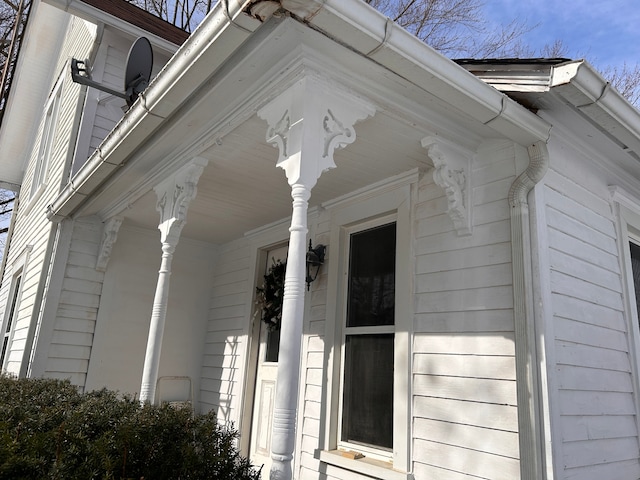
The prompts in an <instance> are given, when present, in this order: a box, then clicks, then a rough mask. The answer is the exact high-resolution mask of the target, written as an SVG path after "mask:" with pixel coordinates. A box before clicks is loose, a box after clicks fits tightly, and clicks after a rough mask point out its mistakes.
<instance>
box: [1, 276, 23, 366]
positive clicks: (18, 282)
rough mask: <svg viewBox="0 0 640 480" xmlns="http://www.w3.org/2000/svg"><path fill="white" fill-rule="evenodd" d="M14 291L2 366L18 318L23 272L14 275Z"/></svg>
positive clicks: (4, 339)
mask: <svg viewBox="0 0 640 480" xmlns="http://www.w3.org/2000/svg"><path fill="white" fill-rule="evenodd" d="M14 278H15V280H14V282H13V291H12V294H11V307H10V308H9V315H8V316H7V324H6V326H5V328H4V335H3V338H2V353H1V354H0V366H1V367H4V363H5V359H6V355H7V352H8V351H9V341H10V340H11V333H12V330H13V326H14V325H15V323H16V322H15V321H16V318H17V316H18V304H19V298H20V292H21V285H22V273H20V274H18V275H17V276H15V277H14Z"/></svg>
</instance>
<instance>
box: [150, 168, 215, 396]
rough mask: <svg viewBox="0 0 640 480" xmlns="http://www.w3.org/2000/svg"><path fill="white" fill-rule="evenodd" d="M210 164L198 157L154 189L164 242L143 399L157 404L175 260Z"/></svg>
mask: <svg viewBox="0 0 640 480" xmlns="http://www.w3.org/2000/svg"><path fill="white" fill-rule="evenodd" d="M206 164H207V161H206V160H203V159H200V158H197V159H194V160H192V161H191V162H190V163H188V164H187V165H185V166H184V167H182V168H181V169H180V170H179V171H178V172H177V173H176V174H175V175H174V176H172V177H170V178H167V179H166V180H164V181H163V182H162V183H160V184H159V185H157V186H156V187H155V189H154V190H155V192H156V195H157V196H158V203H157V204H156V209H157V210H158V212H159V213H160V224H159V225H158V229H159V230H160V241H161V242H162V261H161V264H160V270H159V272H158V281H157V284H156V293H155V296H154V298H153V309H152V311H151V323H150V325H149V337H148V339H147V350H146V353H145V357H144V367H143V371H142V385H141V386H140V401H141V402H149V403H153V402H154V401H155V395H156V383H157V381H158V368H159V366H160V353H161V350H162V337H163V335H164V324H165V319H166V316H167V303H168V300H169V280H170V278H171V260H172V259H173V252H174V251H175V249H176V245H178V240H179V239H180V232H182V228H183V227H184V225H185V223H186V221H187V209H188V208H189V204H190V203H191V200H193V199H194V198H195V196H196V184H197V183H198V179H199V178H200V175H201V174H202V171H203V170H204V167H205V166H206Z"/></svg>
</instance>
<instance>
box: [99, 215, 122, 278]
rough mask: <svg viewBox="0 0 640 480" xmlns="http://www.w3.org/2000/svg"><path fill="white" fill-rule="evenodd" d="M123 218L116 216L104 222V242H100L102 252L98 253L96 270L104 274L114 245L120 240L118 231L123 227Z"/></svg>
mask: <svg viewBox="0 0 640 480" xmlns="http://www.w3.org/2000/svg"><path fill="white" fill-rule="evenodd" d="M123 220H124V218H123V217H121V216H119V215H116V216H115V217H111V218H110V219H109V220H107V221H106V222H104V227H103V228H102V242H100V250H99V251H98V260H97V261H96V270H98V271H100V272H104V271H106V270H107V264H108V263H109V259H110V258H111V250H112V248H113V244H114V243H116V240H117V238H118V231H119V230H120V225H122V221H123Z"/></svg>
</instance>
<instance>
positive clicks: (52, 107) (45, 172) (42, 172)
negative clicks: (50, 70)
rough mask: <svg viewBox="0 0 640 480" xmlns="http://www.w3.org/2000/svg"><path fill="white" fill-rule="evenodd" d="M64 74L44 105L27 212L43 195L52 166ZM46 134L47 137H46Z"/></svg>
mask: <svg viewBox="0 0 640 480" xmlns="http://www.w3.org/2000/svg"><path fill="white" fill-rule="evenodd" d="M63 83H64V76H63V75H61V76H60V78H59V79H58V81H57V82H56V84H55V86H54V87H53V89H52V90H51V95H49V99H48V100H47V103H46V104H45V107H44V110H43V111H44V117H43V119H42V131H41V133H40V145H39V146H38V154H37V156H36V161H35V165H34V168H33V176H32V178H31V187H30V190H29V201H28V203H27V205H26V207H25V213H26V212H27V211H28V210H29V209H30V207H31V206H32V205H33V204H34V203H35V202H36V201H37V199H38V198H39V197H40V196H41V195H42V192H43V191H44V189H45V187H46V186H47V181H48V176H49V167H50V166H51V155H52V154H53V147H54V144H55V138H56V131H57V129H58V116H59V113H60V103H61V100H62V85H63ZM45 134H46V137H45Z"/></svg>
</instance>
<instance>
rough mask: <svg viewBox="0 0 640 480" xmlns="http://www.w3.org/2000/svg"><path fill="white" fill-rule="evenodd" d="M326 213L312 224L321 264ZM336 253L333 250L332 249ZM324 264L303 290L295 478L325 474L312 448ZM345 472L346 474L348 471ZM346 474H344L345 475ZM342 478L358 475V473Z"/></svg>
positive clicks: (319, 387)
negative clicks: (297, 472)
mask: <svg viewBox="0 0 640 480" xmlns="http://www.w3.org/2000/svg"><path fill="white" fill-rule="evenodd" d="M328 217H329V215H327V214H325V215H323V216H321V217H320V219H319V221H318V223H317V224H316V229H315V237H313V244H314V245H319V244H322V245H325V246H327V251H326V257H325V265H329V264H330V262H331V261H332V260H331V246H330V245H329V236H330V228H331V227H330V223H329V222H328V221H326V219H327V218H328ZM335 255H336V257H337V252H336V253H335ZM327 270H328V269H327V268H322V269H321V270H320V273H319V275H318V278H317V279H316V281H315V282H313V284H312V285H311V295H310V296H309V295H308V294H307V296H306V298H305V302H308V305H305V310H306V315H305V320H306V321H305V325H304V339H303V344H302V372H301V384H300V389H301V390H300V391H301V392H302V394H303V395H304V398H303V404H302V423H300V422H298V425H299V426H300V425H302V431H301V432H300V433H299V434H298V442H299V443H298V444H299V449H298V453H297V454H298V455H299V461H298V462H297V464H298V465H300V476H299V478H300V479H301V480H302V479H307V480H312V479H313V480H317V479H319V478H325V477H324V476H323V475H320V474H319V473H318V472H319V469H320V461H319V460H317V459H316V458H315V457H316V451H317V450H318V449H321V448H323V445H321V443H320V431H321V429H322V427H323V425H324V424H325V420H326V419H325V418H324V416H323V415H322V413H323V412H326V410H323V405H322V401H323V400H322V395H323V385H324V384H323V378H324V368H325V367H326V365H325V356H324V350H325V348H324V347H325V343H324V333H325V323H326V322H325V319H326V313H327V305H326V302H327ZM336 473H337V474H338V476H337V478H345V472H344V471H340V470H336ZM350 473H351V472H349V473H348V474H350ZM348 474H347V475H348ZM329 478H331V477H329ZM346 478H349V479H351V478H354V479H355V478H359V476H358V475H355V474H354V476H353V477H350V476H349V477H346Z"/></svg>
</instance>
